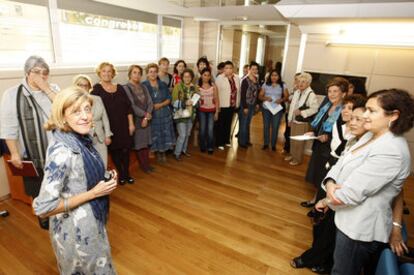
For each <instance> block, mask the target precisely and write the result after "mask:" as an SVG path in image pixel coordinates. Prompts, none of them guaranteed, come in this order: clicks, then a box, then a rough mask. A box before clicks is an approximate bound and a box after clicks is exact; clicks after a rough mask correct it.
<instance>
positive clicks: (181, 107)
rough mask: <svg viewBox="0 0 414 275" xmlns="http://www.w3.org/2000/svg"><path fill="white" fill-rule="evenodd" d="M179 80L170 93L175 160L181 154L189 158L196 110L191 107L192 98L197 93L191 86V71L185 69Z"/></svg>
mask: <svg viewBox="0 0 414 275" xmlns="http://www.w3.org/2000/svg"><path fill="white" fill-rule="evenodd" d="M181 79H182V81H181V82H180V83H179V84H177V85H176V86H175V87H174V90H173V92H172V102H173V107H174V121H175V123H176V126H177V132H178V137H177V143H176V145H175V151H174V155H175V159H176V160H181V154H184V155H185V156H186V157H190V154H189V153H188V152H187V145H188V139H189V137H190V134H191V128H192V127H193V121H194V118H195V114H196V112H195V109H196V108H195V106H193V103H194V104H195V103H196V102H193V96H194V94H195V93H197V92H198V88H197V87H196V86H195V85H194V84H193V79H194V72H193V71H192V70H191V69H185V70H184V72H183V73H182V74H181Z"/></svg>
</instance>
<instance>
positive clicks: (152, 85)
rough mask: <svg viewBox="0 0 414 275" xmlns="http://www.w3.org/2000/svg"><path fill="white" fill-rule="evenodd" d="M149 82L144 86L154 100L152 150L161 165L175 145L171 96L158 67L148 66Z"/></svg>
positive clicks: (153, 64) (155, 65) (144, 83)
mask: <svg viewBox="0 0 414 275" xmlns="http://www.w3.org/2000/svg"><path fill="white" fill-rule="evenodd" d="M145 73H146V74H147V80H145V81H144V82H143V83H142V85H144V86H145V87H146V88H147V89H148V91H149V93H150V95H151V98H152V103H153V104H154V109H153V111H152V121H151V137H152V144H151V150H152V151H154V152H156V155H157V161H158V162H159V163H164V162H166V160H167V158H166V155H165V152H166V151H168V150H170V149H172V148H173V146H174V143H175V133H174V126H173V120H172V115H171V108H170V103H171V95H170V92H169V90H168V87H167V85H166V84H165V83H164V82H162V81H161V80H159V78H158V65H157V64H155V63H151V64H148V65H147V67H146V68H145Z"/></svg>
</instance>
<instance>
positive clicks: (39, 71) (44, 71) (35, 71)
mask: <svg viewBox="0 0 414 275" xmlns="http://www.w3.org/2000/svg"><path fill="white" fill-rule="evenodd" d="M30 72H31V73H32V74H39V75H40V74H41V75H43V76H48V75H49V70H45V69H44V70H42V69H36V68H35V69H32V70H30Z"/></svg>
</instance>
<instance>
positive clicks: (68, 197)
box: [1, 57, 414, 274]
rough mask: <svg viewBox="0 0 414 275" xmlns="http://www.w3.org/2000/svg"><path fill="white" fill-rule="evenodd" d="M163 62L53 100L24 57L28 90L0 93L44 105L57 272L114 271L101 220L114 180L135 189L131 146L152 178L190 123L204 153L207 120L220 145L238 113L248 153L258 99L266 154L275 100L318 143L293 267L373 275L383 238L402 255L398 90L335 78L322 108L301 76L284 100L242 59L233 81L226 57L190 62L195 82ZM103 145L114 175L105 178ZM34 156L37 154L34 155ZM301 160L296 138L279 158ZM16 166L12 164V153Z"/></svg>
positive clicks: (181, 151)
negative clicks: (218, 68)
mask: <svg viewBox="0 0 414 275" xmlns="http://www.w3.org/2000/svg"><path fill="white" fill-rule="evenodd" d="M168 65H169V61H168V59H165V58H164V59H161V60H160V61H159V64H158V65H157V64H154V63H151V64H149V65H147V66H146V68H145V72H146V80H145V81H143V82H142V81H141V77H142V75H143V69H142V68H141V67H140V66H138V65H132V66H130V67H129V69H128V78H129V81H128V82H127V83H126V84H124V85H120V84H116V83H115V82H114V77H115V76H116V70H115V68H114V66H113V65H112V64H110V63H106V62H105V63H101V64H100V65H99V66H98V68H97V75H98V77H99V78H100V82H99V83H97V84H95V85H92V83H91V81H90V79H89V78H88V77H87V76H84V75H79V76H77V77H75V79H74V84H75V85H74V86H73V87H70V88H68V89H65V90H64V91H61V92H59V93H56V91H55V90H53V89H51V88H50V86H49V85H48V84H47V77H48V74H49V67H48V66H47V64H46V63H45V62H44V60H43V59H41V58H39V57H31V58H29V60H28V61H27V62H26V65H25V73H26V76H25V80H24V83H23V84H22V85H20V86H19V87H20V88H16V87H13V88H12V89H10V90H9V91H7V93H6V97H7V98H6V99H4V98H3V101H2V108H3V107H6V106H7V104H10V102H9V101H10V98H12V100H16V97H17V98H19V97H18V95H19V93H20V92H19V91H21V89H22V88H24V89H25V90H27V94H26V93H25V94H23V96H27V97H30V95H31V94H35V95H37V97H38V99H37V98H33V97H31V98H30V100H31V101H30V102H31V103H30V102H29V103H30V104H29V105H28V106H27V108H32V109H28V110H31V111H33V112H34V113H35V112H37V111H36V110H37V107H36V108H33V106H37V105H36V102H37V100H42V102H43V101H44V102H46V100H48V102H49V103H48V104H46V103H44V102H43V103H42V104H39V108H38V109H39V110H38V112H39V113H41V112H43V113H42V114H43V116H44V117H42V119H44V120H45V122H46V123H45V130H44V131H45V133H40V134H39V135H42V136H44V137H45V138H46V137H49V136H50V138H47V140H46V141H47V142H48V146H47V151H45V152H44V153H45V154H46V158H45V161H44V162H39V166H41V165H43V168H44V169H43V171H44V176H43V181H42V184H41V188H40V191H39V190H38V191H37V192H36V195H34V196H33V197H35V199H34V201H33V208H34V210H35V213H36V214H37V215H38V216H40V217H41V218H43V219H44V218H49V222H50V224H49V225H48V228H49V232H50V238H51V241H52V245H53V248H54V251H55V254H56V257H57V259H58V265H59V269H60V271H61V273H63V274H69V273H70V274H73V273H99V274H115V268H114V265H113V263H112V258H111V252H110V246H109V242H108V238H107V233H106V229H105V224H106V222H107V220H108V213H109V194H111V192H113V190H114V189H115V188H116V186H117V182H118V181H119V183H120V184H125V183H133V182H134V179H133V178H132V177H131V176H130V174H129V169H128V167H129V154H130V149H131V148H132V149H134V150H135V151H136V153H137V158H138V160H139V163H140V167H141V169H142V170H143V171H145V172H148V173H149V172H152V171H153V168H152V167H151V166H150V163H149V150H152V151H154V152H155V153H156V155H157V160H158V161H159V162H161V163H162V162H165V161H166V151H168V150H174V151H173V154H174V157H175V158H176V159H177V160H180V159H181V156H182V155H184V156H189V152H188V142H189V136H190V134H191V129H192V126H193V123H194V121H195V120H194V119H195V117H196V116H198V117H199V122H200V150H201V151H203V152H204V151H207V152H209V153H212V151H213V150H214V146H215V144H214V135H213V129H214V127H213V125H214V121H215V120H218V122H217V123H218V125H219V128H218V129H217V130H218V133H219V135H218V136H216V137H217V138H216V141H217V139H218V141H219V143H218V144H216V145H219V146H220V147H221V146H223V145H225V144H227V143H229V134H230V133H229V131H230V128H229V126H230V125H229V124H228V123H229V121H230V123H231V119H230V118H232V115H233V114H234V113H235V112H236V110H239V111H238V112H239V119H240V132H239V145H240V147H241V148H245V147H247V146H249V143H250V139H249V127H250V122H251V117H252V115H253V114H254V112H255V111H256V108H257V106H258V103H259V102H262V103H263V102H268V104H263V105H264V106H263V107H262V113H263V123H264V127H263V128H264V144H263V149H267V148H269V145H270V146H271V148H272V149H273V150H275V148H276V141H277V132H278V127H279V124H280V121H281V119H282V116H283V111H279V112H272V109H274V108H275V107H276V109H277V108H278V105H284V106H283V108H282V107H281V106H279V107H280V108H279V109H285V110H286V109H287V111H286V112H287V114H288V115H287V116H286V120H287V122H288V125H287V126H289V127H290V128H291V134H292V135H298V134H305V135H308V136H313V137H314V138H315V141H314V143H313V147H312V149H313V155H312V157H311V160H310V162H309V166H308V171H307V174H306V180H307V181H308V182H310V183H312V184H314V185H315V187H316V188H315V190H316V191H315V196H314V198H313V199H311V200H310V201H305V202H302V203H301V205H302V206H304V207H314V209H313V210H312V211H310V212H309V213H308V215H309V216H311V217H312V218H313V221H314V227H313V230H314V234H313V237H314V239H313V242H312V246H311V248H310V249H308V250H307V251H305V252H304V253H303V254H302V255H300V256H299V257H296V258H294V259H293V260H292V262H291V265H292V266H293V267H295V268H303V267H308V268H311V269H312V270H313V271H314V272H317V273H326V272H330V271H331V272H332V274H359V272H360V271H361V270H362V269H363V270H364V272H365V273H366V274H371V273H372V272H373V270H374V269H375V262H376V260H377V259H378V255H379V253H380V252H381V250H382V249H383V248H384V247H385V246H386V243H388V242H389V240H390V239H391V247H392V249H393V250H394V251H396V253H401V252H402V251H403V250H404V249H405V248H406V247H405V246H404V244H403V243H402V242H401V238H400V235H401V232H400V229H401V223H402V221H401V215H400V213H398V211H399V210H398V209H401V207H397V206H396V205H400V204H401V203H402V199H403V194H402V187H403V183H404V181H405V179H406V178H407V176H408V175H409V173H410V168H411V166H410V155H409V149H408V146H407V142H406V140H405V139H404V138H403V137H402V134H404V133H405V132H407V131H408V130H410V129H411V128H412V127H413V123H414V100H413V98H412V97H411V96H410V95H409V94H408V93H407V92H406V91H403V90H398V89H390V90H381V91H378V92H375V93H372V94H371V95H370V96H369V97H368V98H365V96H363V95H355V94H356V93H357V92H356V90H355V89H354V90H353V94H351V92H350V91H351V90H350V89H349V82H348V81H347V80H346V79H344V78H341V77H336V78H333V79H332V80H331V81H330V82H329V83H328V85H327V87H326V88H327V97H326V99H325V100H324V101H323V102H322V104H320V105H319V104H318V102H317V98H316V95H315V94H314V92H313V91H312V89H311V88H310V84H311V80H312V78H311V76H310V75H309V74H307V73H302V74H298V75H296V79H295V80H296V85H297V86H296V88H297V89H295V90H294V92H293V94H291V95H290V96H289V92H288V90H287V89H286V87H284V86H285V85H284V83H283V82H282V81H281V78H280V75H279V72H278V70H272V71H270V72H269V75H268V77H267V79H266V82H265V83H264V84H263V85H262V86H260V85H259V83H258V82H259V81H258V79H257V71H256V70H257V69H258V65H257V64H255V63H252V64H250V66H249V70H248V72H247V75H246V76H245V77H244V78H242V80H241V81H239V79H238V78H237V76H235V74H234V73H233V64H232V63H231V62H230V61H228V62H225V63H224V67H223V73H222V74H221V75H219V76H218V77H217V78H216V79H214V78H213V77H212V73H211V70H210V68H209V63H208V61H207V59H206V58H202V59H200V60H199V62H198V64H197V65H200V66H199V74H198V75H195V74H194V72H193V71H192V70H189V69H187V68H186V64H185V62H184V61H182V60H181V61H178V62H176V63H175V65H174V74H173V75H170V74H168ZM26 67H27V68H26ZM354 87H355V86H354ZM198 97H199V98H198ZM52 101H53V105H52V104H51V102H52ZM22 102H24V99H22ZM33 104H34V105H33ZM12 105H13V104H11V106H12ZM13 106H16V105H15V104H14V105H13ZM13 106H12V107H13ZM17 106H19V105H17ZM30 106H31V107H30ZM239 106H241V108H239ZM13 108H15V107H13ZM13 108H11V109H10V108H9V109H7V112H5V111H2V113H1V120H2V121H1V122H2V125H1V127H2V128H1V135H2V137H4V136H7V135H6V132H7V131H6V130H7V129H8V128H7V127H9V125H11V124H13V123H14V124H16V123H15V122H13V121H14V120H13V119H15V118H14V117H13V116H10V115H8V113H11V114H15V113H16V112H19V110H17V111H16V110H14V109H13ZM24 108H25V107H22V110H23V111H24V110H25V109H24ZM13 110H14V111H13ZM220 119H221V120H220ZM8 120H9V121H10V122H8ZM12 120H13V121H12ZM20 120H21V119H20ZM29 120H30V118H28V119H27V121H29ZM23 121H24V122H25V121H26V120H23ZM4 122H6V123H4ZM174 122H175V128H174ZM27 123H28V122H26V123H21V125H20V126H22V125H23V126H25V125H26V124H27ZM14 124H13V125H14ZM9 128H10V130H9V132H10V134H8V135H9V138H8V143H7V144H8V145H9V144H10V145H11V146H12V147H11V149H12V150H11V151H12V154H13V153H14V154H18V153H19V152H18V151H17V150H15V149H16V148H17V147H16V146H17V145H16V144H17V142H18V141H17V140H15V143H13V142H10V141H11V140H13V139H12V137H13V136H16V135H17V134H16V135H15V134H14V133H11V132H12V131H11V126H10V127H9ZM270 128H272V135H271V138H270ZM13 129H14V128H13ZM38 130H40V129H38ZM16 131H18V129H17V130H16ZM20 131H23V132H25V131H26V129H25V128H24V129H23V128H22V129H20ZM175 131H177V132H178V137H177V139H176V138H175ZM37 132H39V131H37ZM220 134H221V135H220ZM29 141H30V140H29ZM287 142H289V141H287ZM21 145H22V147H23V146H26V151H25V152H26V155H25V157H29V158H30V157H31V156H35V155H36V154H29V153H30V152H32V150H31V146H30V144H27V142H24V144H21ZM174 145H175V149H174V147H173V146H174ZM13 146H15V147H13ZM9 147H10V146H9ZM106 148H108V151H109V154H110V155H111V157H112V160H113V162H114V164H115V166H116V171H117V172H116V171H115V170H113V171H110V172H106V166H107V156H106V154H107V153H106V150H107V149H106ZM285 148H286V147H285ZM28 149H30V150H28ZM16 152H17V153H16ZM37 155H40V157H41V156H42V152H39V154H37ZM302 158H303V142H300V141H296V140H291V141H290V154H289V155H287V156H286V158H285V159H286V160H287V161H289V162H290V164H291V165H297V164H298V163H300V162H301V160H302ZM12 161H13V162H12V163H13V165H16V166H19V164H20V163H19V159H18V157H17V156H14V159H12ZM392 205H394V209H393V208H392ZM396 209H397V210H396ZM393 210H394V211H393Z"/></svg>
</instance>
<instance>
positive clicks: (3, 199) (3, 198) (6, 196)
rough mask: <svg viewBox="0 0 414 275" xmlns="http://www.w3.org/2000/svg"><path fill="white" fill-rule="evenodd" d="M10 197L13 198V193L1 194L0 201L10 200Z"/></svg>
mask: <svg viewBox="0 0 414 275" xmlns="http://www.w3.org/2000/svg"><path fill="white" fill-rule="evenodd" d="M10 198H11V195H10V194H7V195H4V196H1V197H0V201H5V200H8V199H10Z"/></svg>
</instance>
